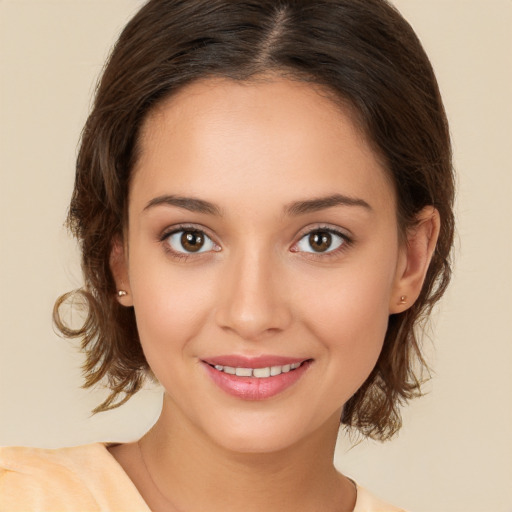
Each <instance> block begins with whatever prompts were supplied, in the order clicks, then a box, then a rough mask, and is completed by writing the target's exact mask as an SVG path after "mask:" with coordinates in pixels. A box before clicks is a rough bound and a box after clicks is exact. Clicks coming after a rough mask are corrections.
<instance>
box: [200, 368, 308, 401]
mask: <svg viewBox="0 0 512 512" xmlns="http://www.w3.org/2000/svg"><path fill="white" fill-rule="evenodd" d="M310 365H311V361H305V362H304V363H302V365H301V366H299V367H298V368H297V369H295V370H292V371H289V372H287V373H281V374H279V375H275V376H274V377H266V378H262V379H259V378H257V377H238V376H236V375H230V374H229V373H224V372H220V371H218V370H216V369H215V368H212V367H211V366H210V365H209V364H207V363H204V366H205V368H206V371H207V372H208V374H209V375H210V377H211V378H212V380H213V382H215V384H217V386H219V388H221V389H222V390H223V391H225V392H226V393H228V394H229V395H232V396H236V397H237V398H241V399H242V400H265V399H267V398H271V397H273V396H276V395H278V394H279V393H282V392H283V391H285V390H286V389H288V388H289V387H291V386H293V385H294V384H295V383H296V382H297V381H298V380H299V379H300V378H301V377H302V376H303V375H304V373H305V372H306V371H307V369H308V368H309V366H310Z"/></svg>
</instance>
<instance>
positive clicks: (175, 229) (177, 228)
mask: <svg viewBox="0 0 512 512" xmlns="http://www.w3.org/2000/svg"><path fill="white" fill-rule="evenodd" d="M182 231H198V232H200V233H202V234H203V235H204V236H205V237H206V238H208V239H209V240H210V241H211V242H212V244H213V245H214V246H215V248H214V249H212V250H211V251H210V250H209V251H197V252H195V253H194V252H186V251H183V252H182V251H177V250H175V249H173V248H172V247H171V246H170V244H168V243H167V244H165V246H166V247H165V249H166V250H167V251H169V252H170V253H172V254H173V255H175V256H178V257H187V258H188V257H190V256H195V255H200V254H202V255H204V254H207V253H209V252H212V251H213V252H219V251H220V250H221V247H220V244H219V243H217V241H216V240H215V237H214V236H212V235H211V234H210V233H209V231H210V230H209V229H207V228H206V227H204V226H201V225H198V224H176V225H174V226H168V227H167V228H165V229H164V230H163V231H162V233H161V234H160V235H159V237H158V240H159V242H162V243H164V242H165V241H166V240H168V239H169V237H171V236H172V235H175V234H177V233H180V232H182Z"/></svg>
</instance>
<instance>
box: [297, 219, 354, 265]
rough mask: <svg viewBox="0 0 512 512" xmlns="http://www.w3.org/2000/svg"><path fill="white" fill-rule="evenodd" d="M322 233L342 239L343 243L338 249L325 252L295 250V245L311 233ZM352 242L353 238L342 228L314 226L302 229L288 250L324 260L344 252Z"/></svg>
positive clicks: (324, 225)
mask: <svg viewBox="0 0 512 512" xmlns="http://www.w3.org/2000/svg"><path fill="white" fill-rule="evenodd" d="M322 231H325V232H327V233H331V234H333V235H336V236H339V237H340V238H342V239H343V242H342V243H341V245H340V246H339V247H337V248H335V249H332V250H328V251H325V252H315V251H311V252H309V251H299V250H297V245H298V244H299V242H301V241H302V240H303V239H304V238H305V237H306V236H309V235H311V234H312V233H316V232H322ZM353 242H354V240H353V237H352V235H351V234H348V233H347V230H344V229H342V228H340V227H338V226H332V225H329V224H318V225H316V226H308V227H307V228H305V229H302V230H301V231H300V232H299V234H298V235H297V238H296V241H295V242H294V243H293V245H292V247H291V248H290V250H291V251H292V252H298V253H299V252H300V253H302V254H305V255H307V256H308V257H313V258H316V257H318V258H326V257H329V256H334V255H337V254H338V253H340V252H341V251H344V250H345V249H347V248H348V247H349V246H350V245H352V244H353Z"/></svg>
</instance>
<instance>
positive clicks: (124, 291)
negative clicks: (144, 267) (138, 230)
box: [109, 237, 133, 307]
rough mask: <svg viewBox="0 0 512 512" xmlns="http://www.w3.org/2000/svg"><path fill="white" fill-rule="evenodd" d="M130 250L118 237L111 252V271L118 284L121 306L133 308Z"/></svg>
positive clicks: (117, 294)
mask: <svg viewBox="0 0 512 512" xmlns="http://www.w3.org/2000/svg"><path fill="white" fill-rule="evenodd" d="M127 255H128V250H127V248H126V247H125V245H124V244H123V241H122V240H121V237H116V238H115V239H114V241H113V242H112V249H111V251H110V261H109V263H110V270H111V272H112V276H113V277H114V282H115V283H116V290H117V291H116V297H117V300H118V302H119V304H122V305H123V306H126V307H129V306H133V299H132V291H131V288H130V280H129V278H128V257H127Z"/></svg>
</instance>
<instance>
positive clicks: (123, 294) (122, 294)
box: [117, 290, 128, 297]
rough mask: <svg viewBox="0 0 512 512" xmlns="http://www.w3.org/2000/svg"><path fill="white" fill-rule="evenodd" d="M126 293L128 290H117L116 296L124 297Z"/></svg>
mask: <svg viewBox="0 0 512 512" xmlns="http://www.w3.org/2000/svg"><path fill="white" fill-rule="evenodd" d="M127 295H128V292H126V291H124V290H119V291H118V292H117V296H118V297H126V296H127Z"/></svg>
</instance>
